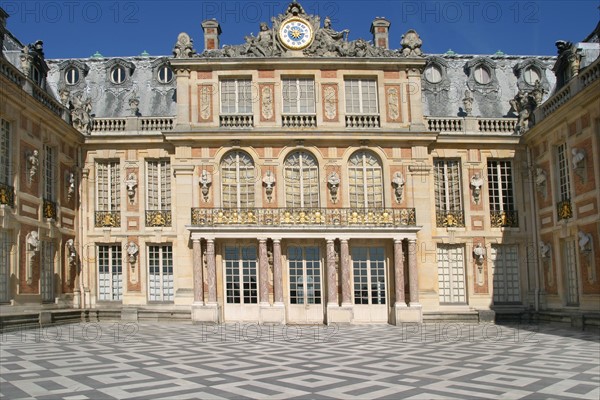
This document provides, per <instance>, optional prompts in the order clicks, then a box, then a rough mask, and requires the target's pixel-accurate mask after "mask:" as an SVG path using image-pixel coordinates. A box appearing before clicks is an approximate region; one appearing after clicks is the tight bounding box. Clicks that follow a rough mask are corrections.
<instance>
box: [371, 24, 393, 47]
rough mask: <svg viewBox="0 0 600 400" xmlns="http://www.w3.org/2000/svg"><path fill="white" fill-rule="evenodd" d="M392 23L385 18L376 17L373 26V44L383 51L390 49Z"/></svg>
mask: <svg viewBox="0 0 600 400" xmlns="http://www.w3.org/2000/svg"><path fill="white" fill-rule="evenodd" d="M390 25H391V23H390V21H388V20H387V19H385V18H383V17H376V18H375V19H374V20H373V23H372V24H371V33H372V34H373V44H374V45H375V47H381V48H382V49H389V48H390V39H389V32H390Z"/></svg>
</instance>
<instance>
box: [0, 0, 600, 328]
mask: <svg viewBox="0 0 600 400" xmlns="http://www.w3.org/2000/svg"><path fill="white" fill-rule="evenodd" d="M0 16H1V20H2V24H0V26H1V27H2V30H3V34H0V37H3V39H4V44H3V56H2V57H1V58H0V65H1V67H2V68H1V72H2V73H1V74H0V79H1V80H2V85H0V91H1V94H2V102H1V103H0V118H1V123H2V125H1V129H2V130H1V133H2V138H1V139H2V141H1V143H0V146H1V147H0V151H1V152H2V153H1V154H0V161H1V162H2V165H3V169H2V174H1V175H0V203H1V204H2V205H0V227H1V230H0V233H1V235H2V236H1V237H0V239H1V243H2V247H1V253H0V256H1V258H0V264H1V267H0V303H4V304H5V305H2V306H1V307H2V311H3V312H6V313H11V312H18V311H19V310H25V309H31V308H32V306H33V305H36V306H37V307H38V308H40V307H41V308H42V309H58V308H64V307H72V308H82V309H88V310H89V309H94V310H120V311H122V313H123V315H124V317H126V318H130V319H137V318H138V317H139V318H142V317H143V315H148V314H152V315H159V314H160V315H169V314H171V315H173V314H178V315H179V314H183V315H187V316H188V317H187V318H191V319H192V320H193V321H195V322H231V321H248V322H259V323H301V324H303V323H391V324H399V323H402V322H422V321H427V320H433V319H444V318H453V319H460V320H464V321H489V320H493V318H494V314H495V313H507V314H521V313H524V312H543V311H548V312H550V311H560V312H563V313H564V312H566V311H568V312H574V313H576V314H577V315H581V314H585V313H587V312H589V311H594V310H597V304H598V302H599V301H600V284H599V283H598V278H597V275H598V272H599V271H598V268H599V265H600V260H599V259H598V257H599V256H598V254H600V253H599V252H598V249H599V248H600V247H599V246H600V243H599V238H600V225H599V222H598V215H599V213H598V201H599V198H600V193H599V189H598V188H600V182H599V179H600V173H599V170H600V168H599V163H600V161H599V158H598V154H600V143H599V136H600V110H599V106H598V103H599V102H598V93H599V92H600V91H599V90H598V86H599V85H600V83H599V82H600V79H599V78H600V76H599V75H600V67H599V62H598V52H599V49H600V46H599V44H598V35H597V30H598V29H596V31H595V32H596V36H594V35H590V37H589V38H587V39H586V40H585V41H584V42H582V43H578V44H571V43H567V42H564V43H561V46H562V47H560V46H559V56H558V57H556V56H511V55H506V54H502V53H496V54H493V55H458V54H455V53H453V52H451V51H449V52H447V53H445V54H439V55H429V54H426V53H423V51H422V49H421V47H422V42H421V39H420V38H419V35H418V33H417V32H415V31H413V30H408V31H407V32H406V33H405V34H404V35H403V36H402V39H401V41H400V47H399V48H397V49H392V48H390V44H391V43H392V42H393V41H392V40H391V39H390V35H389V30H390V25H391V23H390V21H388V20H386V19H385V18H377V19H375V20H374V21H373V22H372V25H371V33H372V35H373V38H372V39H373V40H372V42H368V41H365V40H362V39H358V40H354V41H349V40H348V38H347V32H346V31H343V30H342V31H337V30H336V29H334V27H332V26H331V21H330V20H329V19H328V18H325V19H324V20H323V21H321V19H320V17H319V16H314V15H308V14H306V13H305V12H304V10H303V9H302V6H301V5H300V4H298V3H296V2H293V3H291V4H290V5H289V6H288V8H287V9H286V10H284V12H283V13H282V14H280V15H279V16H277V17H275V18H273V21H272V24H271V25H268V24H266V23H264V24H261V25H260V32H259V34H258V36H256V37H254V36H247V37H246V38H245V43H243V44H240V45H236V46H223V47H222V46H221V45H220V42H219V36H220V34H221V29H222V27H221V26H220V24H219V23H218V21H216V20H207V21H204V22H203V23H202V28H203V33H204V46H203V47H204V50H203V51H199V50H197V49H196V48H195V46H194V43H193V40H192V39H191V38H190V36H188V35H187V34H185V33H182V34H180V35H179V37H178V38H177V42H176V44H175V46H174V49H173V55H172V56H168V57H156V56H150V55H147V54H142V55H140V56H136V57H126V58H106V57H103V56H102V55H101V54H99V53H96V54H94V55H93V56H92V57H90V58H87V59H65V60H46V59H45V58H44V54H43V45H42V43H41V42H38V43H35V44H32V45H27V46H24V45H23V44H21V43H20V42H19V41H18V40H17V39H16V38H14V37H13V36H12V35H11V34H10V32H8V31H7V30H6V29H5V20H6V17H7V16H6V15H5V14H1V15H0ZM224 28H226V27H224ZM424 47H425V48H426V46H424ZM540 170H542V172H543V173H542V172H540ZM542 180H543V183H542ZM567 205H568V207H567Z"/></svg>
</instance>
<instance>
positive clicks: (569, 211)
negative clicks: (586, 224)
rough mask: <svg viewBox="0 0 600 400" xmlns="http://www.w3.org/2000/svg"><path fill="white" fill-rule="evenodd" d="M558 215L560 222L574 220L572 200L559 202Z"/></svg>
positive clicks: (557, 206) (557, 205)
mask: <svg viewBox="0 0 600 400" xmlns="http://www.w3.org/2000/svg"><path fill="white" fill-rule="evenodd" d="M556 214H557V216H558V220H559V221H560V220H561V219H569V218H573V206H572V205H571V199H566V200H563V201H559V202H558V203H557V204H556Z"/></svg>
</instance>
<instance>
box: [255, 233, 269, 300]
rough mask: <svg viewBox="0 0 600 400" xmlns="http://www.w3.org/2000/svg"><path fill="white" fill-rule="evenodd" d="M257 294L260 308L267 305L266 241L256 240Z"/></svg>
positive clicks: (267, 268) (267, 269)
mask: <svg viewBox="0 0 600 400" xmlns="http://www.w3.org/2000/svg"><path fill="white" fill-rule="evenodd" d="M258 293H259V297H258V299H259V302H260V305H261V306H268V305H269V258H268V255H267V239H259V240H258Z"/></svg>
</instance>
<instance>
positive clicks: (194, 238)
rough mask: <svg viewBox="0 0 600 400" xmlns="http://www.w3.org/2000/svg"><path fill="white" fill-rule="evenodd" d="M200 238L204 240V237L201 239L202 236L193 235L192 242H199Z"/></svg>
mask: <svg viewBox="0 0 600 400" xmlns="http://www.w3.org/2000/svg"><path fill="white" fill-rule="evenodd" d="M200 240H202V239H201V238H199V237H193V238H192V242H194V243H199V242H200Z"/></svg>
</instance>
